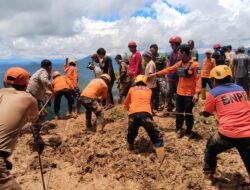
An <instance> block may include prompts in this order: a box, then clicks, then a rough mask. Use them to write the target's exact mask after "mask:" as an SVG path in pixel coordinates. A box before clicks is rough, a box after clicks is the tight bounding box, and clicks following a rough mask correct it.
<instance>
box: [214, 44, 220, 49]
mask: <svg viewBox="0 0 250 190" xmlns="http://www.w3.org/2000/svg"><path fill="white" fill-rule="evenodd" d="M213 48H214V49H220V48H221V45H220V43H216V44H214V45H213Z"/></svg>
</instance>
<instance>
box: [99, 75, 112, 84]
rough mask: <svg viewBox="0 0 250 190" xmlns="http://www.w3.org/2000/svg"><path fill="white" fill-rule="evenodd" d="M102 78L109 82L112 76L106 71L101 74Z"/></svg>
mask: <svg viewBox="0 0 250 190" xmlns="http://www.w3.org/2000/svg"><path fill="white" fill-rule="evenodd" d="M100 78H102V79H104V80H107V81H108V82H110V81H111V77H110V76H109V74H106V73H104V74H101V75H100Z"/></svg>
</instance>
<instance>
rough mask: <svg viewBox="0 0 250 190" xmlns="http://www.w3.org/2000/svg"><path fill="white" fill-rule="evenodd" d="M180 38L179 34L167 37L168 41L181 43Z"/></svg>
mask: <svg viewBox="0 0 250 190" xmlns="http://www.w3.org/2000/svg"><path fill="white" fill-rule="evenodd" d="M181 42H182V40H181V37H179V36H174V37H171V38H170V39H169V43H175V44H181Z"/></svg>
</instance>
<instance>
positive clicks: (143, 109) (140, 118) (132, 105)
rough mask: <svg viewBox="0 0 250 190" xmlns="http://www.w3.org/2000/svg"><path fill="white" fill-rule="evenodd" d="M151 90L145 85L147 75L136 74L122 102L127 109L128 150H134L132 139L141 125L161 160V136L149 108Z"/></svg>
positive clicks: (162, 149)
mask: <svg viewBox="0 0 250 190" xmlns="http://www.w3.org/2000/svg"><path fill="white" fill-rule="evenodd" d="M151 96H152V90H151V89H150V88H148V87H147V77H146V76H145V75H138V76H137V77H136V78H135V86H133V87H131V88H130V90H129V92H128V95H127V97H126V99H125V102H124V107H125V109H127V110H128V117H129V122H128V134H127V142H128V150H130V151H131V150H134V141H135V138H136V136H137V135H138V130H139V127H140V126H142V127H144V129H145V130H146V132H147V134H148V136H149V137H150V139H151V141H152V143H153V146H154V148H155V150H156V154H157V157H158V158H159V159H160V160H163V157H164V148H163V136H162V133H161V131H160V129H159V128H158V127H157V125H156V123H155V122H154V121H153V117H152V109H151Z"/></svg>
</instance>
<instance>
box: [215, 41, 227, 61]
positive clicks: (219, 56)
mask: <svg viewBox="0 0 250 190" xmlns="http://www.w3.org/2000/svg"><path fill="white" fill-rule="evenodd" d="M213 49H214V53H213V55H212V58H214V59H215V61H216V65H225V64H226V55H225V52H224V51H222V49H221V45H220V44H219V43H216V44H214V45H213Z"/></svg>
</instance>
